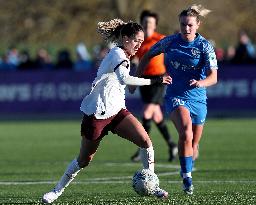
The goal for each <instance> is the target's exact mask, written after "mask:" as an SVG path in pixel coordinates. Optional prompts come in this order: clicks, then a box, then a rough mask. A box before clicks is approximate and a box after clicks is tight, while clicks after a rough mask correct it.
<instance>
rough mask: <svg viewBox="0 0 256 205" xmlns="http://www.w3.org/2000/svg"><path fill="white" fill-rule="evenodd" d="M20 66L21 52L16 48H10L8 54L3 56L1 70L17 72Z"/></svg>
mask: <svg viewBox="0 0 256 205" xmlns="http://www.w3.org/2000/svg"><path fill="white" fill-rule="evenodd" d="M18 64H19V51H18V49H17V48H16V47H10V48H9V49H8V50H7V52H6V53H5V54H3V55H2V58H1V62H0V70H16V69H17V66H18Z"/></svg>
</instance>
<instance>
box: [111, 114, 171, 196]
mask: <svg viewBox="0 0 256 205" xmlns="http://www.w3.org/2000/svg"><path fill="white" fill-rule="evenodd" d="M114 132H115V133H116V134H118V135H119V136H120V137H122V138H124V139H127V140H129V141H131V142H133V143H134V144H136V145H137V146H139V147H140V152H141V153H140V155H141V161H142V164H143V168H144V169H150V170H151V171H153V172H154V167H155V166H154V163H155V162H154V149H153V146H152V142H151V140H150V138H149V136H148V134H147V132H146V131H145V130H144V128H143V126H142V125H141V123H140V122H139V121H138V120H137V119H136V118H135V117H134V116H133V115H132V114H130V115H128V116H126V117H125V118H124V119H123V120H122V121H121V122H120V123H119V124H118V125H117V126H116V127H115V129H114ZM154 195H155V196H156V197H159V198H166V197H168V192H167V191H165V190H163V189H161V188H160V187H157V188H156V190H155V192H154Z"/></svg>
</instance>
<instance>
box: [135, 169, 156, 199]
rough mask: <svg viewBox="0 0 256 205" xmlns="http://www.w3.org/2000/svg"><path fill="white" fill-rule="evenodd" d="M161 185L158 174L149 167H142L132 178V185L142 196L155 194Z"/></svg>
mask: <svg viewBox="0 0 256 205" xmlns="http://www.w3.org/2000/svg"><path fill="white" fill-rule="evenodd" d="M158 186H159V179H158V177H157V175H156V174H155V173H154V172H152V171H150V170H149V169H142V170H139V171H137V172H135V174H134V176H133V178H132V187H133V189H134V191H135V192H137V193H138V194H139V195H141V196H149V195H152V194H154V191H155V189H156V188H157V187H158Z"/></svg>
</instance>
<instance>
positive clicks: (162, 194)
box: [154, 187, 168, 199]
mask: <svg viewBox="0 0 256 205" xmlns="http://www.w3.org/2000/svg"><path fill="white" fill-rule="evenodd" d="M154 195H155V196H156V197H157V198H162V199H165V198H168V192H167V191H165V190H163V189H161V188H160V187H157V188H156V189H155V191H154Z"/></svg>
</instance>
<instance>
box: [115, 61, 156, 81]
mask: <svg viewBox="0 0 256 205" xmlns="http://www.w3.org/2000/svg"><path fill="white" fill-rule="evenodd" d="M128 66H129V64H128V62H126V61H124V62H123V63H122V64H120V65H119V66H118V68H116V69H115V73H116V75H117V78H118V79H119V80H120V81H121V82H122V84H125V85H136V86H142V85H150V84H151V80H150V79H145V78H138V77H134V76H131V75H130V74H129V72H130V70H129V68H128Z"/></svg>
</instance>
